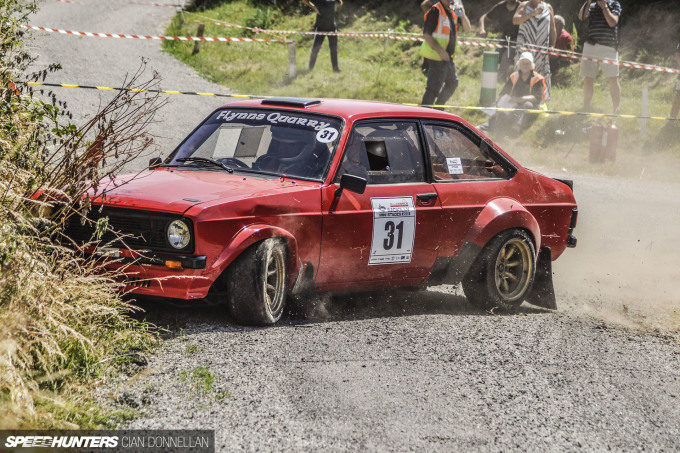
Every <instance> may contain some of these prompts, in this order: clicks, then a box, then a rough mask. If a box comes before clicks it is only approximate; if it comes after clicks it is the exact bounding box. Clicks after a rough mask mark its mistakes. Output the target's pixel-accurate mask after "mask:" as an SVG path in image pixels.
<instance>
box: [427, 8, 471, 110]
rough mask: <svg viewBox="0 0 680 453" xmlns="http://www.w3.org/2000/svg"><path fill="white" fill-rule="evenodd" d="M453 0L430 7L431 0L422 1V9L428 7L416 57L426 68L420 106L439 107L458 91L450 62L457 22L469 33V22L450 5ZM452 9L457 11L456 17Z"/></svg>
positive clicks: (459, 9) (453, 69)
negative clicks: (418, 55)
mask: <svg viewBox="0 0 680 453" xmlns="http://www.w3.org/2000/svg"><path fill="white" fill-rule="evenodd" d="M454 3H455V0H439V1H437V2H435V3H434V4H432V3H431V0H424V1H423V3H422V4H421V7H422V8H423V9H426V8H427V6H428V5H431V6H430V8H429V9H428V10H427V12H426V13H425V25H424V26H423V44H422V46H421V47H420V55H422V56H423V57H424V58H425V64H424V66H425V67H426V68H427V84H426V86H425V94H423V99H422V101H421V104H422V105H443V104H445V103H446V101H448V100H449V98H450V97H451V96H452V95H453V93H454V92H455V91H456V88H458V74H456V65H455V63H454V62H453V54H454V53H455V51H456V40H457V39H458V19H459V18H460V20H461V23H462V24H463V29H464V30H465V31H469V30H470V28H471V27H470V20H469V19H468V18H467V16H466V15H465V8H463V5H462V3H460V2H459V3H458V4H456V5H455V6H454ZM454 8H455V9H456V10H457V11H459V12H460V16H459V15H458V14H456V12H455V11H454Z"/></svg>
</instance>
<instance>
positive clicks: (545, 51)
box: [212, 21, 680, 74]
mask: <svg viewBox="0 0 680 453" xmlns="http://www.w3.org/2000/svg"><path fill="white" fill-rule="evenodd" d="M212 23H213V24H214V25H219V26H224V27H233V28H240V29H243V30H250V31H252V32H254V33H270V34H276V33H283V34H293V33H295V34H303V35H323V36H347V37H355V38H356V37H359V38H389V39H396V40H405V41H417V42H421V41H423V38H416V37H411V36H399V35H398V34H392V33H338V32H315V31H295V30H265V29H261V28H253V27H246V26H244V25H237V24H230V23H228V22H217V21H213V22H212ZM458 44H459V45H462V46H473V47H487V48H492V49H505V48H507V47H508V45H507V44H493V43H489V42H479V41H463V40H459V41H458ZM515 47H516V48H517V49H519V50H522V51H529V52H536V53H542V54H547V55H552V56H556V57H562V58H570V59H574V60H586V61H593V62H596V63H604V64H615V65H619V66H623V67H626V68H633V69H645V70H648V71H658V72H667V73H670V74H679V73H680V70H678V69H672V68H666V67H663V66H656V65H647V64H641V63H634V62H628V61H620V60H619V61H614V60H603V59H597V58H590V57H584V56H583V55H582V54H578V53H575V52H562V51H555V50H551V49H549V48H546V47H538V46H532V47H524V46H520V45H517V46H515Z"/></svg>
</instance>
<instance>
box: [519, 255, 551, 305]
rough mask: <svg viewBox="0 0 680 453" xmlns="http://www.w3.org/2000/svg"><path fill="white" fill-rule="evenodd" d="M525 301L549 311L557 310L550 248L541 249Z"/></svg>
mask: <svg viewBox="0 0 680 453" xmlns="http://www.w3.org/2000/svg"><path fill="white" fill-rule="evenodd" d="M526 301H527V302H529V303H530V304H534V305H537V306H539V307H543V308H549V309H551V310H557V299H556V298H555V287H554V286H553V280H552V260H551V252H550V247H541V252H540V253H539V254H538V260H537V262H536V277H534V285H533V287H532V289H531V292H530V293H529V296H527V298H526Z"/></svg>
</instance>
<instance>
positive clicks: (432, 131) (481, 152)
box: [425, 124, 510, 181]
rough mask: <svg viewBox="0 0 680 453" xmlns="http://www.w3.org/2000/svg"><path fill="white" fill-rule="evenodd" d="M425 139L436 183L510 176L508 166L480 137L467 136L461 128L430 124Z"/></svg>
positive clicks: (426, 129) (426, 128)
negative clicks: (502, 162)
mask: <svg viewBox="0 0 680 453" xmlns="http://www.w3.org/2000/svg"><path fill="white" fill-rule="evenodd" d="M425 138H426V140H427V146H428V149H429V152H430V160H431V162H432V174H433V175H434V180H435V181H453V180H456V179H489V178H508V177H509V176H510V175H509V172H508V170H507V168H506V166H504V165H502V164H501V162H500V161H499V160H498V159H497V158H496V156H494V154H493V153H492V152H490V150H489V149H487V147H486V145H485V144H484V143H483V142H481V140H480V139H479V138H478V137H474V136H472V135H470V136H468V135H467V134H465V133H464V131H463V130H462V129H459V128H456V127H453V126H444V125H439V124H428V125H426V126H425ZM480 145H481V146H480Z"/></svg>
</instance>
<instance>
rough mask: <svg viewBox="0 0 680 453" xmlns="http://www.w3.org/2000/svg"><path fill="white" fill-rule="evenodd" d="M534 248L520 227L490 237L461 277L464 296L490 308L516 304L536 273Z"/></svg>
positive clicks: (514, 305) (518, 303)
mask: <svg viewBox="0 0 680 453" xmlns="http://www.w3.org/2000/svg"><path fill="white" fill-rule="evenodd" d="M535 263H536V250H535V247H534V243H533V241H532V240H531V238H530V237H529V235H528V234H527V233H526V232H525V231H524V230H519V229H513V230H507V231H504V232H502V233H500V234H499V235H497V236H496V237H494V238H493V239H492V240H491V241H490V242H489V243H488V244H487V245H486V246H485V247H484V248H483V249H482V251H481V252H480V254H479V256H478V257H477V259H476V260H475V262H474V263H473V265H472V266H471V267H470V269H469V270H468V273H467V274H466V276H465V278H464V279H463V292H464V293H465V297H467V299H468V300H469V301H470V302H471V303H472V304H474V305H477V306H479V307H482V308H484V309H487V310H490V309H493V308H500V309H503V310H512V309H515V308H517V307H519V306H520V305H521V304H522V302H523V301H524V299H525V298H526V296H527V295H528V294H529V291H530V290H531V285H532V284H533V282H534V276H535V274H536V266H535Z"/></svg>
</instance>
